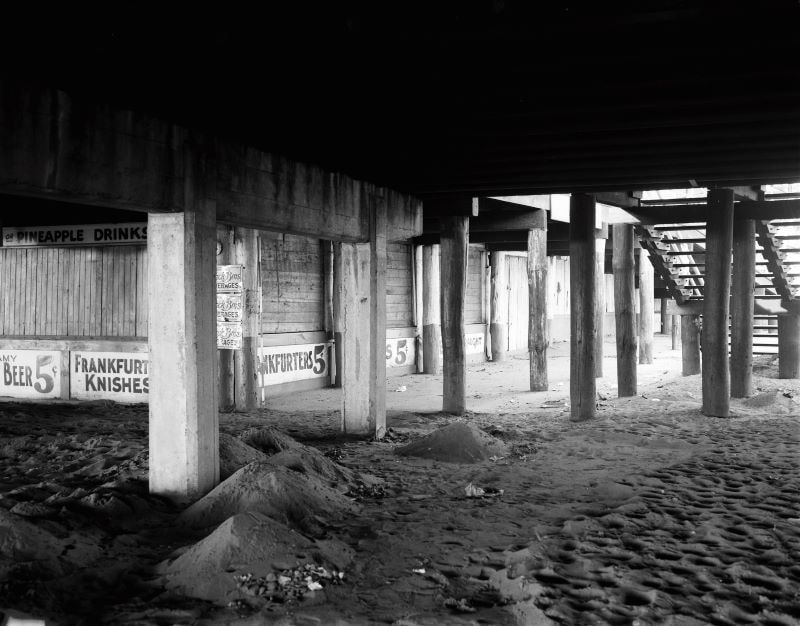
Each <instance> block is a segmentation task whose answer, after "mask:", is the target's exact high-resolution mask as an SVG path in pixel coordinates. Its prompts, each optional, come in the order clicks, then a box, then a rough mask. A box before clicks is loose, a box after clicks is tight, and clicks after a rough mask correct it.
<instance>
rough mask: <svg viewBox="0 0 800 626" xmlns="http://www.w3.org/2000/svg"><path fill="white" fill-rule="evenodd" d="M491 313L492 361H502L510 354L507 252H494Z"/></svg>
mask: <svg viewBox="0 0 800 626" xmlns="http://www.w3.org/2000/svg"><path fill="white" fill-rule="evenodd" d="M490 291H491V311H490V316H489V334H491V336H492V361H502V360H503V359H504V358H505V355H506V352H508V264H507V262H506V253H505V252H492V274H491V287H490Z"/></svg>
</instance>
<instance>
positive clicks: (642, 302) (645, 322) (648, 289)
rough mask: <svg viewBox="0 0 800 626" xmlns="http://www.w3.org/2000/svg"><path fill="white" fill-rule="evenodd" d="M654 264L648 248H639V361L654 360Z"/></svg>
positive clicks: (644, 362)
mask: <svg viewBox="0 0 800 626" xmlns="http://www.w3.org/2000/svg"><path fill="white" fill-rule="evenodd" d="M653 305H654V302H653V264H652V263H651V262H650V255H649V254H648V253H647V250H645V249H644V248H641V249H640V250H639V363H642V364H644V365H646V364H650V363H652V362H653V315H654V313H655V311H654V306H653Z"/></svg>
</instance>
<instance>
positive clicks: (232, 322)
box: [216, 265, 244, 350]
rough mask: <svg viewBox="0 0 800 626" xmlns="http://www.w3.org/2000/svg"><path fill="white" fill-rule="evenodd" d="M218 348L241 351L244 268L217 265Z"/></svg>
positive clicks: (240, 266)
mask: <svg viewBox="0 0 800 626" xmlns="http://www.w3.org/2000/svg"><path fill="white" fill-rule="evenodd" d="M216 284H217V348H220V349H223V350H241V348H242V335H243V334H244V332H243V327H242V322H243V314H244V267H243V266H242V265H217V280H216Z"/></svg>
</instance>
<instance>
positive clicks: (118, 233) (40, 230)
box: [3, 222, 147, 248]
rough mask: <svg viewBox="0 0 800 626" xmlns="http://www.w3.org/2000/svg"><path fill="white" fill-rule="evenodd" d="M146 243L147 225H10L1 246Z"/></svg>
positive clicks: (5, 229)
mask: <svg viewBox="0 0 800 626" xmlns="http://www.w3.org/2000/svg"><path fill="white" fill-rule="evenodd" d="M136 243H138V244H144V243H147V224H137V223H135V222H133V223H130V224H88V225H84V226H74V225H67V226H12V227H8V228H4V229H3V246H5V247H6V248H13V247H28V246H109V245H122V244H136Z"/></svg>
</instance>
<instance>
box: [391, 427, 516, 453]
mask: <svg viewBox="0 0 800 626" xmlns="http://www.w3.org/2000/svg"><path fill="white" fill-rule="evenodd" d="M508 453H509V450H508V446H506V444H505V443H503V442H502V441H500V440H499V439H495V438H494V437H492V436H491V435H487V434H486V433H485V432H483V431H482V430H481V429H479V428H478V427H477V426H473V425H472V424H465V423H464V422H456V423H455V424H450V425H449V426H445V427H444V428H440V429H439V430H437V431H434V432H432V433H431V434H430V435H427V436H425V437H423V438H422V439H418V440H417V441H413V442H411V443H410V444H408V445H407V446H403V447H402V448H398V450H397V454H400V455H402V456H417V457H422V458H424V459H434V460H436V461H445V462H448V463H477V462H479V461H485V460H486V459H488V458H490V457H492V456H500V457H502V456H506V455H507V454H508Z"/></svg>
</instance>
